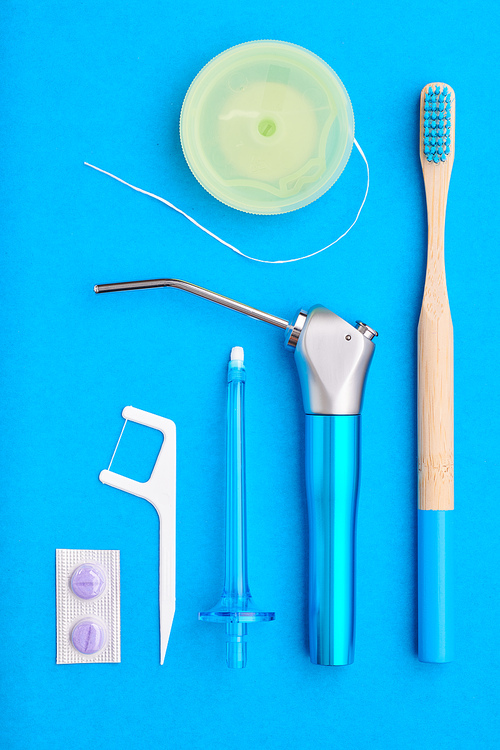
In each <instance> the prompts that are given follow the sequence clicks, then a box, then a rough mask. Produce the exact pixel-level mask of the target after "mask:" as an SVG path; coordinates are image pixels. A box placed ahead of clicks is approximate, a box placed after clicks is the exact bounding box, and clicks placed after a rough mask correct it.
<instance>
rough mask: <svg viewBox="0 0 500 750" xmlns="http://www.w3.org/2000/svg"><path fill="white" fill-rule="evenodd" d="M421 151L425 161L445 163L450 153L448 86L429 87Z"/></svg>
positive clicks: (426, 95) (425, 105)
mask: <svg viewBox="0 0 500 750" xmlns="http://www.w3.org/2000/svg"><path fill="white" fill-rule="evenodd" d="M423 129H424V132H423V133H422V138H423V149H424V155H425V158H426V159H427V161H433V162H435V163H436V164H439V162H442V161H446V159H447V156H448V154H449V153H450V151H451V94H450V93H449V91H448V86H443V89H442V90H441V86H437V85H436V86H434V87H433V86H429V88H428V89H427V92H426V94H425V102H424V124H423Z"/></svg>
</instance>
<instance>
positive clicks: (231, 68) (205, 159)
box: [180, 41, 354, 214]
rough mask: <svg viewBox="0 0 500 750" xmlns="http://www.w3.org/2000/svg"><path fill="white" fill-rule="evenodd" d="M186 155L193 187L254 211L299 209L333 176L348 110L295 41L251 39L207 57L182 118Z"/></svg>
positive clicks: (327, 74)
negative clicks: (199, 186) (202, 188)
mask: <svg viewBox="0 0 500 750" xmlns="http://www.w3.org/2000/svg"><path fill="white" fill-rule="evenodd" d="M180 137H181V143H182V148H183V151H184V156H185V157H186V161H187V163H188V165H189V167H190V169H191V171H192V172H193V174H194V176H195V177H196V179H197V180H198V181H199V182H200V184H201V185H202V186H203V187H204V188H205V189H206V190H207V191H208V192H209V193H210V194H211V195H213V196H214V197H215V198H217V199H218V200H220V201H221V202H222V203H225V204H226V205H228V206H231V207H233V208H236V209H239V210H240V211H246V212H248V213H254V214H281V213H286V212H288V211H294V210H295V209H297V208H302V207H303V206H306V205H308V204H309V203H311V202H312V201H314V200H316V199H317V198H319V197H320V196H321V195H323V194H324V193H325V192H326V191H327V190H328V189H329V188H330V187H331V186H332V185H333V183H334V182H335V181H336V180H337V179H338V177H339V176H340V174H341V173H342V171H343V169H344V167H345V165H346V164H347V161H348V159H349V156H350V154H351V150H352V145H353V140H354V113H353V110H352V105H351V102H350V99H349V96H348V94H347V91H346V89H345V87H344V85H343V84H342V81H341V80H340V78H339V77H338V76H337V74H336V73H335V72H334V71H333V70H332V69H331V68H330V66H329V65H327V64H326V63H325V62H324V61H323V60H321V59H320V58H319V57H318V56H317V55H315V54H313V53H312V52H309V51H308V50H306V49H304V48H303V47H299V46H298V45H296V44H290V43H288V42H280V41H254V42H246V43H244V44H240V45H238V46H236V47H231V48H230V49H228V50H226V51H225V52H222V53H221V54H220V55H218V56H217V57H215V58H213V60H211V61H210V62H209V63H208V64H207V65H206V66H205V67H204V68H203V69H202V70H201V71H200V72H199V73H198V75H197V76H196V78H195V79H194V81H193V82H192V84H191V86H190V87H189V90H188V92H187V94H186V97H185V99H184V103H183V106H182V111H181V118H180Z"/></svg>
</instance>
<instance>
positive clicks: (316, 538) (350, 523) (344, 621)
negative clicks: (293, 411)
mask: <svg viewBox="0 0 500 750" xmlns="http://www.w3.org/2000/svg"><path fill="white" fill-rule="evenodd" d="M359 426H360V417H359V415H342V416H320V415H314V414H306V483H307V503H308V515H309V545H310V547H309V645H310V656H311V661H312V662H313V664H323V665H327V666H339V665H344V664H352V662H353V660H354V624H355V540H356V515H357V499H358V478H359Z"/></svg>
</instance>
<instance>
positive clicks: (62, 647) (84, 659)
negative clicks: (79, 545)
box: [56, 549, 121, 664]
mask: <svg viewBox="0 0 500 750" xmlns="http://www.w3.org/2000/svg"><path fill="white" fill-rule="evenodd" d="M56 612H57V659H56V662H57V664H85V663H97V662H100V663H104V662H120V661H121V648H120V646H121V644H120V551H119V550H95V549H94V550H89V549H57V550H56Z"/></svg>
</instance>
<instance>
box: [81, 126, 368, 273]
mask: <svg viewBox="0 0 500 750" xmlns="http://www.w3.org/2000/svg"><path fill="white" fill-rule="evenodd" d="M353 143H354V145H355V146H356V148H357V149H358V151H359V153H360V155H361V157H362V159H363V161H364V162H365V165H366V190H365V194H364V196H363V200H362V202H361V205H360V207H359V209H358V212H357V214H356V217H355V219H354V221H353V222H352V224H351V225H350V226H349V227H348V228H347V229H346V231H345V232H344V233H343V234H341V235H340V237H337V239H336V240H334V241H333V242H330V243H329V244H328V245H325V247H322V248H321V249H320V250H315V251H314V252H312V253H308V254H307V255H301V256H299V257H297V258H288V259H285V260H263V259H262V258H255V257H254V256H252V255H248V254H247V253H244V252H242V251H241V250H239V249H238V248H237V247H235V246H234V245H231V243H229V242H226V240H223V239H222V238H221V237H219V236H218V235H216V234H215V233H214V232H211V231H210V229H207V228H206V227H204V226H203V225H202V224H200V223H199V222H198V221H196V219H193V217H192V216H189V214H187V213H186V212H185V211H182V209H180V208H177V206H174V204H173V203H171V202H170V201H168V200H167V199H166V198H162V197H161V196H159V195H155V194H154V193H150V192H149V191H147V190H143V189H142V188H139V187H136V186H135V185H131V183H130V182H126V181H125V180H122V179H121V177H117V176H116V175H114V174H111V172H106V170H105V169H101V168H100V167H96V166H95V165H94V164H89V162H87V161H85V162H84V165H85V166H86V167H91V168H92V169H95V170H96V171H97V172H102V173H103V174H105V175H108V177H112V178H113V180H117V181H118V182H121V183H122V184H123V185H126V186H127V187H129V188H132V190H135V191H136V192H138V193H142V194H143V195H148V196H149V197H150V198H154V199H155V200H157V201H160V202H161V203H164V204H165V205H166V206H168V207H169V208H171V209H173V210H174V211H177V213H179V214H181V216H184V218H185V219H187V220H188V221H190V222H191V223H192V224H194V225H195V227H198V229H201V231H202V232H205V234H208V235H209V236H210V237H212V238H213V239H214V240H217V242H220V243H221V245H225V246H226V247H228V248H229V249H230V250H232V251H233V252H235V253H237V254H238V255H241V256H242V257H243V258H247V260H253V261H255V262H257V263H268V264H271V265H274V264H278V263H295V262H296V261H299V260H306V258H312V257H313V256H314V255H319V253H322V252H323V251H324V250H328V248H330V247H332V246H333V245H335V244H336V243H337V242H339V241H340V240H341V239H343V238H344V237H345V236H346V234H348V233H349V232H350V231H351V229H352V228H353V226H354V225H355V224H356V222H357V220H358V219H359V215H360V214H361V211H362V209H363V206H364V205H365V202H366V199H367V197H368V191H369V189H370V167H369V166H368V160H367V158H366V156H365V154H364V152H363V149H362V148H361V146H360V145H359V143H358V142H357V140H356V139H355V138H354V139H353Z"/></svg>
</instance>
